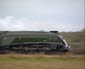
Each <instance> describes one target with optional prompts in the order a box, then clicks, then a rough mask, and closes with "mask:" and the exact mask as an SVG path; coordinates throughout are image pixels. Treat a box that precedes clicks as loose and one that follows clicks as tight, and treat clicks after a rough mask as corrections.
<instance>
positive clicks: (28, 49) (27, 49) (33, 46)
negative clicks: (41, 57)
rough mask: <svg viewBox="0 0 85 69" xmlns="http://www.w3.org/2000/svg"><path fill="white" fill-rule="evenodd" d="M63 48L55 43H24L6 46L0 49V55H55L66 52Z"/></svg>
mask: <svg viewBox="0 0 85 69" xmlns="http://www.w3.org/2000/svg"><path fill="white" fill-rule="evenodd" d="M66 51H67V50H66V49H65V46H64V45H62V44H56V43H26V44H24V43H23V44H15V45H6V46H1V47H0V53H12V52H14V53H23V54H30V53H31V54H35V53H44V54H55V53H57V52H66Z"/></svg>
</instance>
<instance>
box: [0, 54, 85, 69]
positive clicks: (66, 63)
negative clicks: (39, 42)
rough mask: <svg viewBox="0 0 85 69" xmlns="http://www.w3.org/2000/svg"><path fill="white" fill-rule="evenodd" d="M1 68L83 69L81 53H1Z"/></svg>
mask: <svg viewBox="0 0 85 69" xmlns="http://www.w3.org/2000/svg"><path fill="white" fill-rule="evenodd" d="M0 68H1V69H84V56H82V55H15V54H14V55H12V54H8V55H1V56H0Z"/></svg>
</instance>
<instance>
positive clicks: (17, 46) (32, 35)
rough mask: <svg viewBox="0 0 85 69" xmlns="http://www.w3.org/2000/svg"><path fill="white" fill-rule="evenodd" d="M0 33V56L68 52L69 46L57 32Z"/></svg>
mask: <svg viewBox="0 0 85 69" xmlns="http://www.w3.org/2000/svg"><path fill="white" fill-rule="evenodd" d="M1 33H2V35H1V36H0V38H1V39H0V40H1V42H0V43H1V45H0V53H1V54H4V53H23V54H35V53H44V54H56V53H57V52H62V53H65V52H67V51H69V50H70V46H69V45H68V44H67V42H66V41H65V40H64V39H63V37H62V36H61V35H60V33H59V32H58V31H50V32H45V31H6V32H1Z"/></svg>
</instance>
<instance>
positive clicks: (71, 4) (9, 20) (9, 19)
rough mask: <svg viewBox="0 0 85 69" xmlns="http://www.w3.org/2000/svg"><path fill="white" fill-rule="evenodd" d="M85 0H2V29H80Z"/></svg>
mask: <svg viewBox="0 0 85 69" xmlns="http://www.w3.org/2000/svg"><path fill="white" fill-rule="evenodd" d="M83 28H84V0H0V30H1V31H39V30H43V31H50V30H58V31H80V30H81V29H83Z"/></svg>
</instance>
